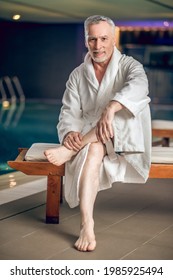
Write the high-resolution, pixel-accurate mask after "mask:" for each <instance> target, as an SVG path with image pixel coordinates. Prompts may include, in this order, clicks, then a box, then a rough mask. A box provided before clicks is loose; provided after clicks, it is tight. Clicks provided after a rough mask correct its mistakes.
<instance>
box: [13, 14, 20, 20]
mask: <svg viewBox="0 0 173 280" xmlns="http://www.w3.org/2000/svg"><path fill="white" fill-rule="evenodd" d="M20 17H21V15H14V16H13V17H12V19H13V20H19V19H20Z"/></svg>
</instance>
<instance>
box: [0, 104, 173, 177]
mask: <svg viewBox="0 0 173 280" xmlns="http://www.w3.org/2000/svg"><path fill="white" fill-rule="evenodd" d="M0 106H1V111H0V175H2V174H5V173H8V172H11V171H14V170H12V169H11V168H10V167H9V166H8V165H7V161H8V160H14V159H15V158H16V156H17V154H18V148H19V147H30V146H31V145H32V144H33V143H36V142H47V143H59V139H58V136H57V131H56V125H57V122H58V117H59V112H60V108H61V102H60V101H57V100H56V101H52V100H46V101H44V100H37V101H34V100H31V101H27V102H26V103H20V104H18V105H16V106H11V107H8V108H6V109H5V108H3V107H2V105H0ZM151 115H152V118H154V119H160V118H161V119H165V120H173V106H172V105H163V106H162V105H151Z"/></svg>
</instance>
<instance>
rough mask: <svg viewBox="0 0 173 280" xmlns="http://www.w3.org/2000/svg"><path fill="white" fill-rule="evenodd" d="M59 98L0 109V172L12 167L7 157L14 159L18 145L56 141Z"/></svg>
mask: <svg viewBox="0 0 173 280" xmlns="http://www.w3.org/2000/svg"><path fill="white" fill-rule="evenodd" d="M60 107H61V105H60V103H59V102H58V101H54V102H53V101H52V102H49V101H47V102H44V101H37V102H36V101H30V102H26V103H25V104H24V103H23V104H18V105H17V106H16V107H15V106H11V107H9V108H7V109H4V108H2V107H1V112H0V175H1V174H5V173H8V172H11V171H14V170H12V169H11V168H10V167H9V166H8V165H7V161H8V160H14V159H15V158H16V156H17V154H18V148H19V147H30V146H31V145H32V144H33V143H36V142H46V143H59V140H58V136H57V130H56V125H57V122H58V116H59V111H60Z"/></svg>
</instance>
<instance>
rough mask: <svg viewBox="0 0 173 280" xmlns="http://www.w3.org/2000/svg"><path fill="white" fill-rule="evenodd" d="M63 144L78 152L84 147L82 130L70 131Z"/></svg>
mask: <svg viewBox="0 0 173 280" xmlns="http://www.w3.org/2000/svg"><path fill="white" fill-rule="evenodd" d="M63 145H64V146H65V147H66V148H67V149H69V150H74V151H76V152H78V151H79V150H80V149H81V148H82V134H81V133H80V132H76V131H70V132H69V133H67V135H66V136H65V138H64V140H63Z"/></svg>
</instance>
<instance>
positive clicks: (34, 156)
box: [25, 143, 173, 163]
mask: <svg viewBox="0 0 173 280" xmlns="http://www.w3.org/2000/svg"><path fill="white" fill-rule="evenodd" d="M59 145H60V144H54V143H34V144H32V146H31V147H30V148H29V150H28V151H27V153H26V155H25V160H27V161H47V159H46V157H45V155H44V151H45V150H47V149H51V148H56V147H58V146H59ZM151 159H152V160H151V161H152V163H173V147H157V146H156V147H152V154H151Z"/></svg>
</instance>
